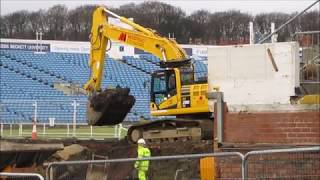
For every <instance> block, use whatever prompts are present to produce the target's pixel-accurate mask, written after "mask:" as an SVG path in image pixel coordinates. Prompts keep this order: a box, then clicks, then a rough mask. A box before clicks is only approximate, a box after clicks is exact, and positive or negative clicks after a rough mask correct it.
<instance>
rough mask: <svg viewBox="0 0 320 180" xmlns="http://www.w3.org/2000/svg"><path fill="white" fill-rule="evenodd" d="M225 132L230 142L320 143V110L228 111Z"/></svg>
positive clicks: (225, 139)
mask: <svg viewBox="0 0 320 180" xmlns="http://www.w3.org/2000/svg"><path fill="white" fill-rule="evenodd" d="M215 127H216V126H215ZM223 131H224V133H223V134H224V140H223V141H224V142H226V143H248V144H253V143H254V144H256V143H272V144H292V145H297V144H302V145H303V144H320V112H290V113H288V112H265V113H230V112H228V113H226V114H225V118H224V126H223Z"/></svg>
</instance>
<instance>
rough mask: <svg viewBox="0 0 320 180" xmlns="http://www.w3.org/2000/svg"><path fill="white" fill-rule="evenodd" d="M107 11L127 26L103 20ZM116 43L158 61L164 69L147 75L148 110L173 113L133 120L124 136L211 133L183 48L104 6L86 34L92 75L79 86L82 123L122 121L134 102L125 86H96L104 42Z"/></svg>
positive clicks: (203, 96) (201, 89)
mask: <svg viewBox="0 0 320 180" xmlns="http://www.w3.org/2000/svg"><path fill="white" fill-rule="evenodd" d="M108 15H111V16H113V17H115V18H117V19H119V20H120V21H121V22H123V23H125V24H127V25H129V26H130V27H131V28H132V29H125V28H122V27H118V26H116V25H113V24H110V23H109V22H108ZM110 40H114V41H118V42H120V43H124V44H127V45H131V46H133V47H136V48H139V49H141V50H144V51H146V52H149V53H151V54H153V55H155V56H156V57H158V58H159V59H160V61H161V62H160V67H161V68H163V70H159V71H156V72H154V73H152V77H151V86H150V87H151V88H150V90H151V92H150V96H151V100H150V101H151V102H150V111H151V115H153V116H176V117H177V118H176V119H171V120H169V119H167V120H158V121H151V122H148V123H143V124H135V125H133V126H131V127H130V128H129V130H128V136H127V137H128V139H129V140H130V141H132V142H136V141H137V140H138V139H139V138H141V137H143V138H145V139H147V140H154V139H170V138H201V139H210V138H212V136H213V132H212V129H213V127H212V126H213V125H212V120H209V109H208V98H207V90H208V84H207V83H197V82H195V80H194V68H193V66H192V63H191V60H190V59H189V58H188V56H187V55H186V52H185V51H184V50H183V49H182V48H181V47H179V45H178V44H177V42H176V41H175V40H172V39H168V38H165V37H162V36H160V35H158V34H157V32H156V31H155V30H152V29H149V28H145V27H142V26H141V25H139V24H136V23H134V22H133V21H131V20H129V19H127V18H125V17H122V16H119V15H117V14H115V13H113V12H111V11H109V10H108V9H106V8H105V7H98V8H97V9H96V10H95V11H94V13H93V22H92V29H91V34H90V43H91V49H90V60H89V67H90V68H91V76H90V79H89V80H88V82H87V83H86V84H85V85H84V89H85V90H86V91H87V92H88V93H89V101H88V105H87V121H88V124H90V125H113V124H118V123H121V122H122V121H123V120H124V118H125V117H126V115H127V113H128V112H129V111H130V109H131V108H132V106H133V105H134V103H135V98H134V97H133V96H132V95H130V93H129V92H130V90H129V89H128V88H115V89H105V90H102V89H101V81H102V74H103V70H104V64H105V54H106V49H107V44H108V42H109V41H110Z"/></svg>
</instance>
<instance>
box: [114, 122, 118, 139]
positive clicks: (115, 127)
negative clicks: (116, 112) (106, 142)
mask: <svg viewBox="0 0 320 180" xmlns="http://www.w3.org/2000/svg"><path fill="white" fill-rule="evenodd" d="M117 136H118V125H114V138H117Z"/></svg>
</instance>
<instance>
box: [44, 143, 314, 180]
mask: <svg viewBox="0 0 320 180" xmlns="http://www.w3.org/2000/svg"><path fill="white" fill-rule="evenodd" d="M212 157H214V159H215V160H214V161H213V160H212ZM146 160H147V161H149V162H150V167H149V170H148V176H149V179H153V180H157V179H200V177H203V176H206V177H211V178H212V179H214V178H215V179H243V180H246V179H311V180H313V179H320V146H316V147H302V148H290V149H271V150H260V151H251V152H248V153H247V154H246V155H244V156H243V155H242V154H241V153H239V152H217V153H208V154H188V155H175V156H156V157H150V158H142V159H138V158H127V159H107V158H105V159H103V160H85V161H65V162H52V163H50V164H48V167H47V170H46V179H47V180H53V179H60V178H63V179H66V180H73V179H77V180H81V179H86V178H88V177H90V176H95V177H97V176H98V177H99V179H114V178H115V177H117V178H116V179H130V178H132V177H134V176H135V175H134V172H135V171H134V163H135V162H136V161H146Z"/></svg>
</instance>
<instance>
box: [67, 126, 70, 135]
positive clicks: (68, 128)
mask: <svg viewBox="0 0 320 180" xmlns="http://www.w3.org/2000/svg"><path fill="white" fill-rule="evenodd" d="M69 136H70V127H69V123H67V137H69Z"/></svg>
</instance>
